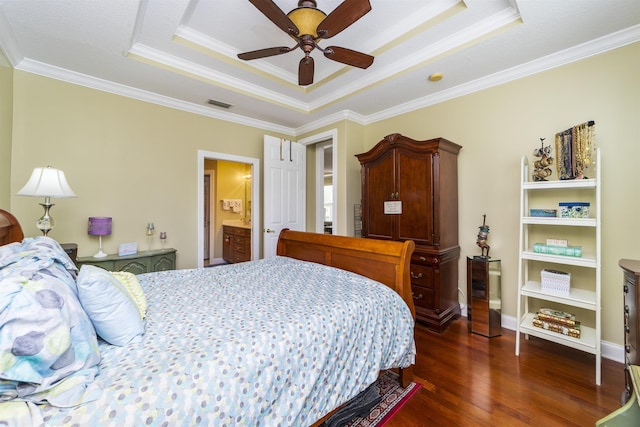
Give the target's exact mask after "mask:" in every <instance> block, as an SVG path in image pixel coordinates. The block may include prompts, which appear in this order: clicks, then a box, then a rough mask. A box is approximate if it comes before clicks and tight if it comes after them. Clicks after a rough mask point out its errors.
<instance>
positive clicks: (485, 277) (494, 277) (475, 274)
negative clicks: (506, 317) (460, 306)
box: [467, 256, 502, 338]
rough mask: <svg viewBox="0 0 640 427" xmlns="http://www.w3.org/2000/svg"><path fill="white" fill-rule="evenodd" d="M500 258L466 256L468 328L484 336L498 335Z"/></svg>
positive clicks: (500, 307) (500, 320)
mask: <svg viewBox="0 0 640 427" xmlns="http://www.w3.org/2000/svg"><path fill="white" fill-rule="evenodd" d="M500 274H501V273H500V260H499V259H491V258H484V257H479V256H475V257H467V320H468V322H469V323H468V327H469V331H470V332H473V333H475V334H479V335H483V336H485V337H489V338H492V337H497V336H499V335H502V299H501V295H500V285H501V284H500Z"/></svg>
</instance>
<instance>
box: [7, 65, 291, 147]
mask: <svg viewBox="0 0 640 427" xmlns="http://www.w3.org/2000/svg"><path fill="white" fill-rule="evenodd" d="M15 68H16V70H20V71H25V72H28V73H32V74H37V75H40V76H43V77H48V78H52V79H55V80H60V81H64V82H67V83H72V84H76V85H79V86H84V87H88V88H91V89H96V90H99V91H102V92H107V93H112V94H115V95H120V96H125V97H127V98H132V99H137V100H139V101H144V102H149V103H152V104H156V105H161V106H163V107H169V108H174V109H177V110H182V111H186V112H189V113H194V114H198V115H201V116H206V117H211V118H214V119H219V120H224V121H228V122H232V123H236V124H240V125H245V126H251V127H255V128H259V129H264V130H269V131H273V132H278V133H282V134H285V135H293V134H294V129H293V128H289V127H286V126H281V125H278V124H275V123H271V122H266V121H263V120H257V119H253V118H251V117H247V116H243V115H239V114H234V113H230V112H228V111H218V110H214V109H211V108H210V107H208V106H204V105H198V104H194V103H192V102H186V101H181V100H178V99H175V98H171V97H168V96H164V95H159V94H157V93H153V92H149V91H144V90H141V89H137V88H133V87H131V86H126V85H122V84H119V83H114V82H112V81H108V80H104V79H99V78H96V77H92V76H88V75H86V74H81V73H77V72H75V71H70V70H67V69H64V68H59V67H55V66H53V65H49V64H45V63H42V62H39V61H33V60H31V59H23V60H22V61H21V62H20V63H19V64H18V66H17V67H15Z"/></svg>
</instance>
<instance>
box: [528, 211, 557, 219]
mask: <svg viewBox="0 0 640 427" xmlns="http://www.w3.org/2000/svg"><path fill="white" fill-rule="evenodd" d="M529 215H530V216H543V217H554V218H555V217H557V216H558V211H557V210H556V209H529Z"/></svg>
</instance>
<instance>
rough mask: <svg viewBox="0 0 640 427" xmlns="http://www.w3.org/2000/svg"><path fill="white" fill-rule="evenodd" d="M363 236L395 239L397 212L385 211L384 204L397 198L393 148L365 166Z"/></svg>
mask: <svg viewBox="0 0 640 427" xmlns="http://www.w3.org/2000/svg"><path fill="white" fill-rule="evenodd" d="M363 173H364V177H363V186H362V202H363V206H362V235H363V236H366V237H370V238H373V239H385V240H394V239H396V238H397V236H396V235H395V233H394V229H395V220H394V217H395V216H397V214H390V213H385V203H386V202H394V201H397V200H396V198H395V192H396V183H395V156H394V152H393V150H389V151H387V152H385V153H383V154H382V155H381V156H380V157H378V158H376V159H374V160H372V161H371V162H369V163H367V164H365V165H363Z"/></svg>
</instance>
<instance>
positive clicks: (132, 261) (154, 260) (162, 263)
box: [78, 248, 176, 274]
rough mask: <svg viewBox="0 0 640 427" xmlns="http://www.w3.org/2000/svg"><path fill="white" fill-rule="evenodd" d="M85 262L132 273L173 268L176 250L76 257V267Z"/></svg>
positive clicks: (111, 269)
mask: <svg viewBox="0 0 640 427" xmlns="http://www.w3.org/2000/svg"><path fill="white" fill-rule="evenodd" d="M85 264H88V265H95V266H97V267H102V268H104V269H105V270H109V271H128V272H129V273H133V274H143V273H153V272H156V271H166V270H175V268H176V250H175V249H171V248H169V249H158V250H153V251H141V252H138V253H136V254H133V255H125V256H119V255H117V254H111V255H107V256H106V257H105V258H94V257H92V256H87V257H80V258H78V268H80V267H81V266H82V265H85Z"/></svg>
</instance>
